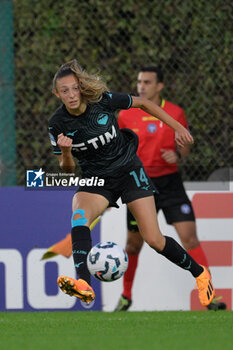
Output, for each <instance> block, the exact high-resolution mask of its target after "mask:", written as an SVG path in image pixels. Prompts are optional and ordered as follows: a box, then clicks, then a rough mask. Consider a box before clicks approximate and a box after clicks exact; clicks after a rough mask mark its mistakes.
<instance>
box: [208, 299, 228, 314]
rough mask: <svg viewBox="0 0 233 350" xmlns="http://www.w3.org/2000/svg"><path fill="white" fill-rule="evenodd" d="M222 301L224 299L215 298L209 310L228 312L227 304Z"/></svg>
mask: <svg viewBox="0 0 233 350" xmlns="http://www.w3.org/2000/svg"><path fill="white" fill-rule="evenodd" d="M220 299H222V297H218V298H214V299H213V301H212V303H210V304H209V305H207V306H206V307H207V309H208V310H214V311H217V310H226V308H227V305H226V304H225V303H223V302H222V301H219V300H220Z"/></svg>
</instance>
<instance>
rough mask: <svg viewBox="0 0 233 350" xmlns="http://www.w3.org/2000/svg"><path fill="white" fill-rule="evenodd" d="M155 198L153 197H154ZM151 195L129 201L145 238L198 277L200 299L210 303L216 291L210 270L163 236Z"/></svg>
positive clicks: (206, 303)
mask: <svg viewBox="0 0 233 350" xmlns="http://www.w3.org/2000/svg"><path fill="white" fill-rule="evenodd" d="M152 198H153V197H152ZM153 204H154V201H152V202H151V197H146V198H141V199H137V200H135V201H133V202H130V203H128V206H129V209H130V210H131V212H132V213H133V215H134V217H135V219H136V221H137V223H138V227H139V230H140V233H141V235H142V237H143V238H144V240H145V241H146V242H147V243H148V244H149V245H150V246H151V248H153V249H155V250H156V251H157V252H158V253H160V254H161V255H163V256H165V257H166V258H167V259H168V260H170V261H171V262H173V263H174V264H176V265H178V266H180V267H181V268H183V269H186V270H188V271H190V272H191V274H192V275H193V277H195V278H198V279H197V286H198V289H199V299H200V302H201V303H202V305H208V304H210V303H211V301H212V300H213V298H214V295H215V291H214V288H213V284H212V281H211V276H210V274H209V272H208V271H207V270H206V269H205V268H204V267H202V266H201V265H199V264H198V263H197V262H196V261H195V260H194V259H193V258H192V257H191V256H190V255H189V254H188V253H187V252H186V251H185V250H184V248H183V247H181V246H180V245H179V244H178V243H177V242H176V241H175V240H174V239H173V238H171V237H168V236H163V235H162V234H161V232H160V230H159V226H158V221H157V213H156V210H155V205H153Z"/></svg>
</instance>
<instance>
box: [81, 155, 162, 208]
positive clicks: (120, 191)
mask: <svg viewBox="0 0 233 350" xmlns="http://www.w3.org/2000/svg"><path fill="white" fill-rule="evenodd" d="M99 178H102V179H103V180H104V186H87V185H85V186H79V188H78V190H77V192H88V193H96V194H100V195H102V196H103V197H105V198H106V199H107V200H108V201H109V206H110V207H116V208H119V206H118V205H117V203H116V202H117V200H118V199H119V198H121V200H122V203H129V202H132V201H134V200H136V199H139V198H144V197H149V196H153V194H154V192H155V191H156V189H155V188H154V186H153V182H152V181H151V179H150V178H149V177H148V176H147V175H146V173H145V170H144V168H143V165H142V162H141V161H140V159H139V158H138V157H137V156H135V158H134V160H133V161H131V162H130V164H129V165H127V166H124V167H122V168H121V169H120V171H119V170H118V171H117V173H116V174H111V175H110V176H106V177H104V176H103V177H99Z"/></svg>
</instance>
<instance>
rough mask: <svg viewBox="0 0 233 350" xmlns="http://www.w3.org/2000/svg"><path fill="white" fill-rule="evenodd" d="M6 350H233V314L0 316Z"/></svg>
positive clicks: (0, 333) (1, 339) (0, 334)
mask: <svg viewBox="0 0 233 350" xmlns="http://www.w3.org/2000/svg"><path fill="white" fill-rule="evenodd" d="M0 349H3V350H19V349H20V350H21V349H22V350H42V349H43V350H44V349H46V350H50V349H51V350H65V349H78V350H79V349H80V350H115V349H116V350H118V349H120V350H128V349H129V350H139V349H140V350H144V349H145V350H151V349H155V350H160V349H163V350H176V349H177V350H183V349H185V350H193V349H195V350H202V349H204V350H209V349H210V350H232V349H233V313H232V311H219V312H214V311H193V312H191V311H190V312H189V311H187V312H182V311H171V312H118V313H108V312H93V311H89V312H86V311H85V312H25V313H24V312H1V313H0Z"/></svg>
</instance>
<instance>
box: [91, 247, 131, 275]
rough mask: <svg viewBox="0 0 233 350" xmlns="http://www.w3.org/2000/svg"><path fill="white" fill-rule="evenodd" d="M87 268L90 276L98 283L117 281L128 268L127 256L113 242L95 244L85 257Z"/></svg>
mask: <svg viewBox="0 0 233 350" xmlns="http://www.w3.org/2000/svg"><path fill="white" fill-rule="evenodd" d="M87 267H88V269H89V271H90V273H91V275H92V276H94V277H95V278H97V279H98V280H100V281H104V282H112V281H115V280H118V278H120V277H121V276H123V274H124V273H125V271H126V270H127V267H128V255H127V254H126V252H125V250H124V249H123V248H122V247H121V246H120V245H119V244H116V243H114V242H104V243H98V244H96V245H95V246H94V247H93V248H92V249H91V251H90V252H89V254H88V256H87Z"/></svg>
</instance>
